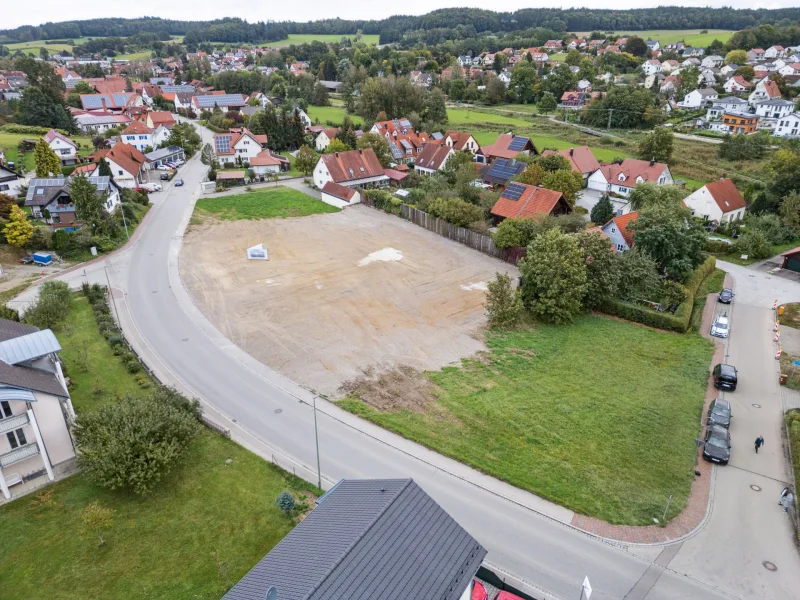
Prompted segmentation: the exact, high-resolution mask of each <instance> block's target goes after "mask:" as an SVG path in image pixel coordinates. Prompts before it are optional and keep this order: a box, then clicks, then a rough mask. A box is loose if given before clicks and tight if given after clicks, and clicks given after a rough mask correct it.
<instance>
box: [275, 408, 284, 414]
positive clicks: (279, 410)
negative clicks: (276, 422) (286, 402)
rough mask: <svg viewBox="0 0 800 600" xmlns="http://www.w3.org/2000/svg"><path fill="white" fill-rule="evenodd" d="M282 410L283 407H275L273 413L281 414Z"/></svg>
mask: <svg viewBox="0 0 800 600" xmlns="http://www.w3.org/2000/svg"><path fill="white" fill-rule="evenodd" d="M282 412H283V409H282V408H276V409H275V414H276V415H279V414H281V413H282Z"/></svg>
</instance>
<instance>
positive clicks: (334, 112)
mask: <svg viewBox="0 0 800 600" xmlns="http://www.w3.org/2000/svg"><path fill="white" fill-rule="evenodd" d="M306 113H307V114H308V116H309V117H311V120H312V121H317V120H318V121H319V122H320V124H321V125H325V123H327V122H328V121H330V122H331V123H336V124H337V125H341V124H342V122H343V121H344V118H345V117H346V116H348V114H347V111H346V110H345V109H344V107H343V106H309V107H308V109H307V110H306ZM349 117H350V118H351V119H352V120H353V125H361V122H362V121H361V117H359V116H358V115H349Z"/></svg>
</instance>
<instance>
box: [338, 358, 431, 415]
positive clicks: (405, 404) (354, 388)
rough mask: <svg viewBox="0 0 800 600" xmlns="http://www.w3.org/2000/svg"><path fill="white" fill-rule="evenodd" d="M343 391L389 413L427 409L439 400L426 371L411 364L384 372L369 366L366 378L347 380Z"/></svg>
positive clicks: (341, 390) (343, 385) (365, 374)
mask: <svg viewBox="0 0 800 600" xmlns="http://www.w3.org/2000/svg"><path fill="white" fill-rule="evenodd" d="M339 391H340V392H341V393H343V394H355V395H356V396H358V397H359V398H360V399H361V400H363V401H364V402H366V403H367V404H369V405H370V406H372V407H373V408H377V409H378V410H383V411H389V412H393V411H396V410H414V411H423V410H424V409H425V408H427V407H428V406H430V405H431V404H432V403H433V402H434V401H435V400H436V386H434V385H433V383H431V381H430V380H429V379H428V378H427V377H425V375H424V374H423V373H422V372H420V371H419V370H418V369H415V368H414V367H409V366H408V365H400V366H399V367H397V368H396V369H392V370H391V371H386V372H384V373H380V374H375V372H374V369H368V370H367V372H365V373H364V376H363V377H358V378H356V379H351V380H350V381H345V382H344V383H343V384H342V386H341V388H339Z"/></svg>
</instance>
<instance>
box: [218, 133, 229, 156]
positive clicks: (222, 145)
mask: <svg viewBox="0 0 800 600" xmlns="http://www.w3.org/2000/svg"><path fill="white" fill-rule="evenodd" d="M214 146H215V148H216V150H217V154H222V153H226V152H230V151H231V136H229V135H218V136H216V137H215V138H214Z"/></svg>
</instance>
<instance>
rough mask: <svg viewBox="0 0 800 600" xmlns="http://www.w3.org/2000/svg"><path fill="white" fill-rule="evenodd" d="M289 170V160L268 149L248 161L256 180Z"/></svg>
mask: <svg viewBox="0 0 800 600" xmlns="http://www.w3.org/2000/svg"><path fill="white" fill-rule="evenodd" d="M290 168H291V163H290V162H289V159H288V158H286V157H285V156H281V155H280V154H277V153H275V152H273V151H272V150H269V149H266V148H265V149H264V150H262V151H261V152H259V153H258V154H256V155H255V156H254V157H253V158H251V159H250V170H251V171H252V172H253V175H254V176H255V177H257V178H261V179H263V178H264V177H266V176H267V175H276V174H278V173H283V172H286V171H288V170H289V169H290Z"/></svg>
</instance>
